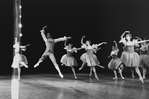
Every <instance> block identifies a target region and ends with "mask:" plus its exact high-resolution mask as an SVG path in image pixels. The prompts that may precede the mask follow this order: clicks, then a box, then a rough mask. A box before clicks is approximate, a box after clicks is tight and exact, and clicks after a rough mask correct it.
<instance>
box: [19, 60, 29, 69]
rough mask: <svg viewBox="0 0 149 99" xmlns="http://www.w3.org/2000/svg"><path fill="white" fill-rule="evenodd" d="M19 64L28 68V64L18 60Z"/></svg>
mask: <svg viewBox="0 0 149 99" xmlns="http://www.w3.org/2000/svg"><path fill="white" fill-rule="evenodd" d="M20 65H23V66H25V67H26V68H28V65H26V64H25V63H24V62H22V61H21V62H20Z"/></svg>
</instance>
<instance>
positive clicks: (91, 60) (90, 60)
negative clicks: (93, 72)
mask: <svg viewBox="0 0 149 99" xmlns="http://www.w3.org/2000/svg"><path fill="white" fill-rule="evenodd" d="M80 59H81V60H82V61H83V62H85V63H87V66H97V65H99V64H100V63H99V61H98V59H97V57H96V55H95V54H89V53H84V54H82V55H81V57H80Z"/></svg>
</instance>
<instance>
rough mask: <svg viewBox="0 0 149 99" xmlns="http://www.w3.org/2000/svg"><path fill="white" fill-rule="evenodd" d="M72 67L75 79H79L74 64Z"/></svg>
mask: <svg viewBox="0 0 149 99" xmlns="http://www.w3.org/2000/svg"><path fill="white" fill-rule="evenodd" d="M71 69H72V72H73V74H74V77H75V79H77V76H76V73H75V69H74V67H73V66H72V67H71Z"/></svg>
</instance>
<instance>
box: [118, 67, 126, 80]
mask: <svg viewBox="0 0 149 99" xmlns="http://www.w3.org/2000/svg"><path fill="white" fill-rule="evenodd" d="M118 71H119V73H120V76H121V78H122V79H125V78H124V77H123V74H122V71H123V68H121V67H120V68H118Z"/></svg>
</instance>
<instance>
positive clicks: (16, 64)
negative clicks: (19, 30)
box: [11, 38, 28, 79]
mask: <svg viewBox="0 0 149 99" xmlns="http://www.w3.org/2000/svg"><path fill="white" fill-rule="evenodd" d="M13 48H14V49H15V50H14V51H15V55H14V58H13V63H12V65H11V67H12V68H14V73H15V71H16V70H17V73H18V79H20V74H21V67H23V66H24V67H26V68H28V61H27V59H26V57H25V55H23V54H20V51H25V50H26V46H22V45H20V42H18V41H17V38H15V44H14V45H13Z"/></svg>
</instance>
